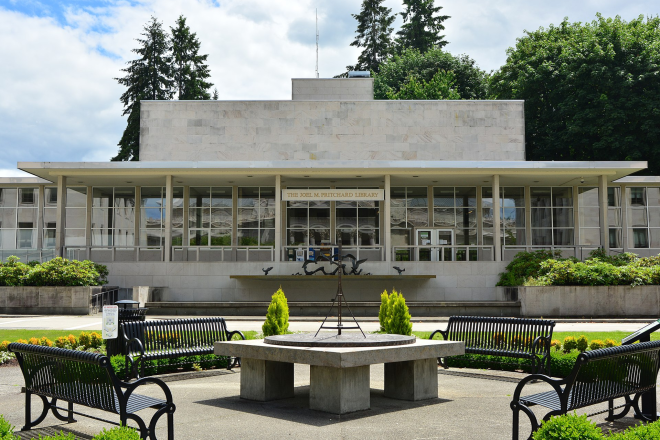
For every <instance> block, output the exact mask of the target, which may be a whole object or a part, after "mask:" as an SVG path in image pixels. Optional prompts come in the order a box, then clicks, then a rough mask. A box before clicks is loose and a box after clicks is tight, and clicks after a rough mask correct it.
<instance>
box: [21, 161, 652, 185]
mask: <svg viewBox="0 0 660 440" xmlns="http://www.w3.org/2000/svg"><path fill="white" fill-rule="evenodd" d="M646 167H647V163H646V162H642V161H637V162H633V161H617V162H614V161H613V162H606V161H593V162H586V161H585V162H577V161H576V162H553V161H550V162H548V161H378V160H373V161H313V160H304V161H302V160H301V161H290V160H286V161H285V160H282V161H234V162H232V161H224V162H221V161H218V162H178V161H172V162H169V161H163V162H139V161H135V162H19V163H18V168H19V169H20V170H23V171H25V172H28V173H30V174H32V175H34V176H37V177H40V178H42V179H45V180H46V181H50V182H56V181H57V177H58V176H66V177H67V178H68V181H67V184H68V185H70V186H71V185H76V184H81V185H113V186H121V185H163V184H164V178H165V176H167V175H172V176H173V177H174V178H175V182H176V184H178V185H197V184H202V185H226V184H236V185H272V184H273V177H274V176H275V175H280V176H282V179H283V180H284V181H285V183H287V185H314V184H316V185H318V184H325V185H327V184H328V182H329V181H330V182H331V181H336V182H337V184H338V185H339V184H340V183H339V181H341V184H342V185H344V184H351V185H354V184H355V185H359V184H364V185H366V184H369V183H371V184H373V183H376V180H377V181H378V182H380V181H381V179H382V178H383V176H385V175H390V176H391V179H392V180H391V181H392V184H393V185H432V184H433V185H482V184H483V183H486V182H490V181H491V180H492V176H493V175H499V176H500V184H501V185H552V186H573V185H580V184H586V185H592V184H593V185H596V184H597V182H598V176H606V178H607V180H608V182H613V181H615V180H618V179H621V178H623V177H625V176H628V175H630V174H632V173H634V172H637V171H640V170H643V169H645V168H646Z"/></svg>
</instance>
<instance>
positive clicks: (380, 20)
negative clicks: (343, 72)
mask: <svg viewBox="0 0 660 440" xmlns="http://www.w3.org/2000/svg"><path fill="white" fill-rule="evenodd" d="M384 1H385V0H364V1H363V2H362V10H361V11H360V13H359V14H351V15H352V16H353V18H355V19H356V20H357V21H358V27H357V30H356V31H355V33H356V34H357V36H356V37H355V41H353V42H352V43H351V46H356V47H364V50H363V51H362V53H361V54H360V56H359V57H358V62H357V64H356V65H355V66H353V68H354V69H356V70H369V71H373V72H378V71H379V67H380V63H381V62H383V60H384V59H385V58H386V57H387V55H388V54H389V53H390V51H391V48H392V38H391V34H392V30H393V28H392V23H393V22H394V19H395V16H393V15H390V14H391V12H392V9H391V8H386V7H385V6H382V3H383V2H384ZM347 67H348V66H347Z"/></svg>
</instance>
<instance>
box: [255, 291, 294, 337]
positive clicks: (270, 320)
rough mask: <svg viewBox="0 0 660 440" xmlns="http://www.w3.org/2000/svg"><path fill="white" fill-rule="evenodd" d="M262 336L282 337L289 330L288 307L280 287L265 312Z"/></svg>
mask: <svg viewBox="0 0 660 440" xmlns="http://www.w3.org/2000/svg"><path fill="white" fill-rule="evenodd" d="M261 329H262V331H263V333H264V336H273V335H283V334H285V333H286V332H287V330H289V305H288V303H287V301H286V296H284V292H283V291H282V287H281V286H280V288H279V289H277V292H275V293H273V298H272V300H271V301H270V305H269V306H268V311H267V312H266V322H264V325H263V326H262V327H261Z"/></svg>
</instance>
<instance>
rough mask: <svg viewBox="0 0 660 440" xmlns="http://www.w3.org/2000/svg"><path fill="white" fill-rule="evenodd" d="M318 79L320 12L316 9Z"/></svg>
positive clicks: (317, 75) (317, 74) (317, 66)
mask: <svg viewBox="0 0 660 440" xmlns="http://www.w3.org/2000/svg"><path fill="white" fill-rule="evenodd" d="M316 77H317V78H318V77H319V10H318V8H316Z"/></svg>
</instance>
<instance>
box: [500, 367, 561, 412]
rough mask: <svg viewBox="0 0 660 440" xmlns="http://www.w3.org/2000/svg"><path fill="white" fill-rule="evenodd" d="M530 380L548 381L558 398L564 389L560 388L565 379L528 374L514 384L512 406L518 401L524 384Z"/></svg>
mask: <svg viewBox="0 0 660 440" xmlns="http://www.w3.org/2000/svg"><path fill="white" fill-rule="evenodd" d="M532 381H542V382H546V383H548V384H549V385H550V386H552V388H553V389H554V390H555V392H556V393H557V396H559V399H560V400H561V397H562V395H563V394H564V389H563V388H562V385H566V383H567V381H566V379H553V378H551V377H549V376H546V375H545V374H530V375H529V376H527V377H525V378H523V379H522V380H521V381H520V382H518V386H516V390H515V391H514V393H513V400H512V401H511V405H512V408H513V405H514V404H515V405H517V404H518V402H520V393H522V390H523V388H524V387H525V385H527V384H528V383H529V382H532Z"/></svg>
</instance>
